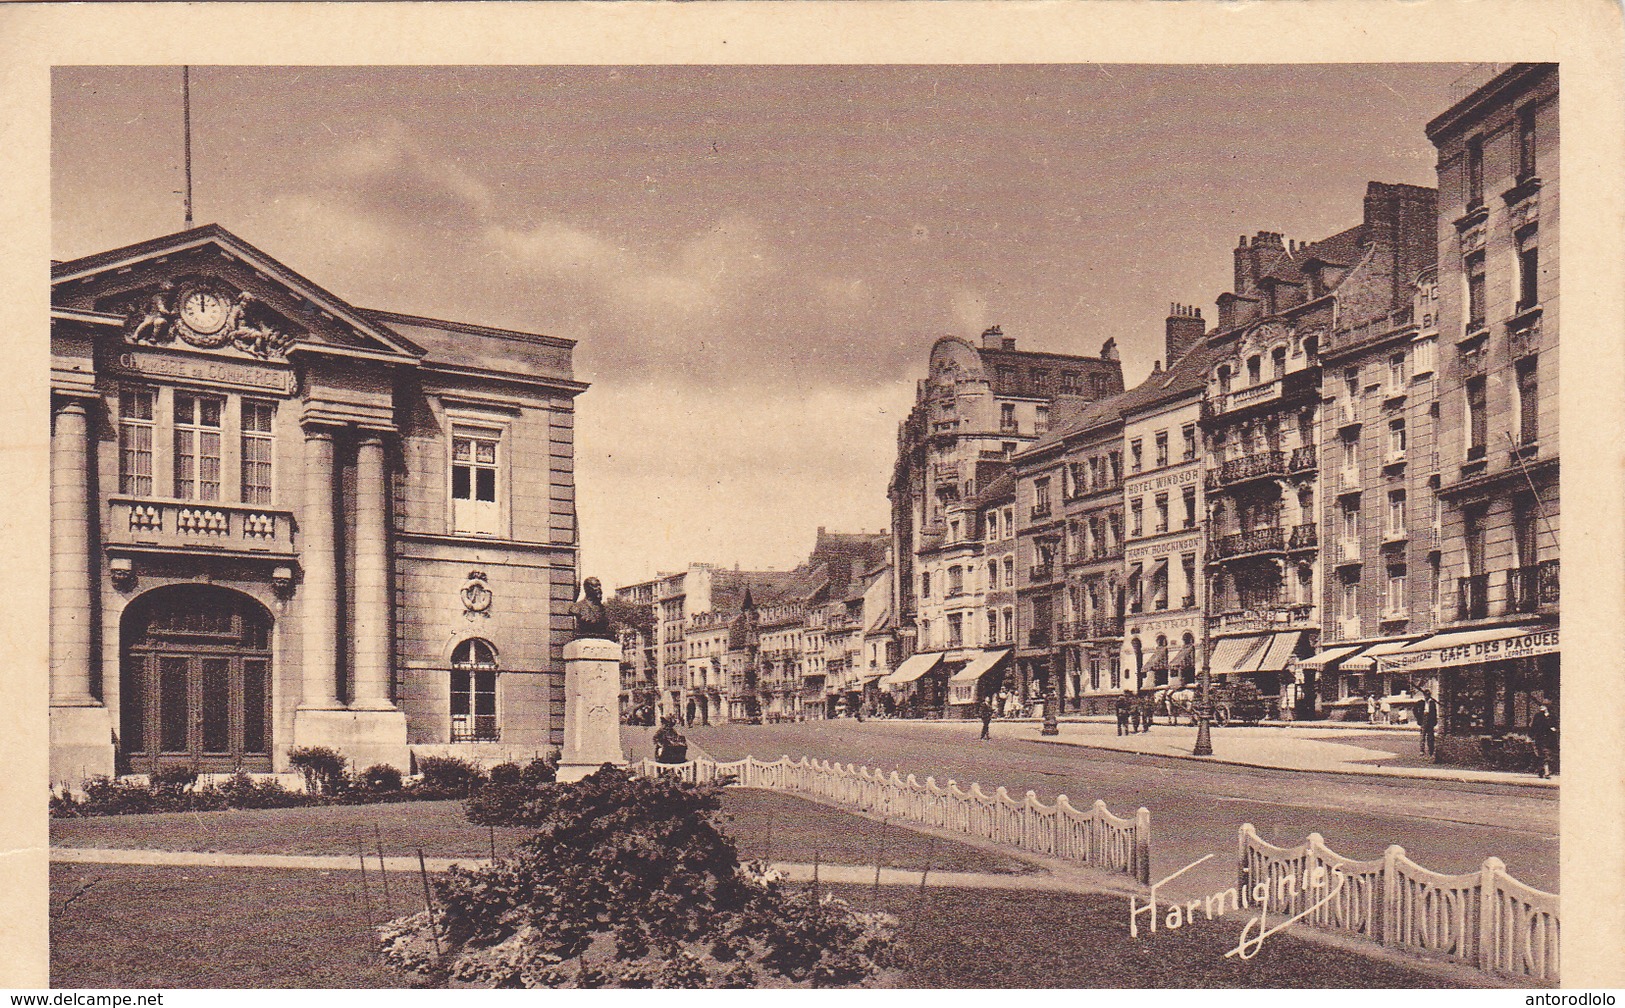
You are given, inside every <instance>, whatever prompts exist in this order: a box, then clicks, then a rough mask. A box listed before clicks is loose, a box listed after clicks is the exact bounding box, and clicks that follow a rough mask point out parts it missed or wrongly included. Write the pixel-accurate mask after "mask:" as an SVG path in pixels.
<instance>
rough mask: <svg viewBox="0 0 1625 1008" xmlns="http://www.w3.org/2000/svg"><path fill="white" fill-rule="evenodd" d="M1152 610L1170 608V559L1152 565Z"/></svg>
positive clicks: (1163, 559)
mask: <svg viewBox="0 0 1625 1008" xmlns="http://www.w3.org/2000/svg"><path fill="white" fill-rule="evenodd" d="M1151 608H1153V609H1157V610H1162V609H1166V608H1168V558H1167V557H1163V558H1162V559H1160V560H1158V561H1157V562H1156V563H1154V564H1152V565H1151Z"/></svg>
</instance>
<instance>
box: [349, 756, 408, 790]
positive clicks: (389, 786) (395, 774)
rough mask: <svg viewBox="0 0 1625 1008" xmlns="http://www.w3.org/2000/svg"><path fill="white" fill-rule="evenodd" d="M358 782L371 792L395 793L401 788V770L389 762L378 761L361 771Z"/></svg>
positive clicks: (362, 787)
mask: <svg viewBox="0 0 1625 1008" xmlns="http://www.w3.org/2000/svg"><path fill="white" fill-rule="evenodd" d="M356 783H357V784H359V785H360V787H361V789H362V790H365V791H367V792H368V793H370V794H393V793H395V792H396V791H399V790H400V789H401V772H400V771H399V770H397V769H395V768H394V767H392V766H390V765H389V764H388V763H377V764H374V765H373V766H370V767H368V768H367V769H365V770H363V771H361V776H360V777H359V778H357V780H356Z"/></svg>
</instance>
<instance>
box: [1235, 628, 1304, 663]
mask: <svg viewBox="0 0 1625 1008" xmlns="http://www.w3.org/2000/svg"><path fill="white" fill-rule="evenodd" d="M1301 640H1303V631H1301V630H1289V631H1286V632H1283V633H1273V634H1270V635H1269V641H1268V643H1267V646H1266V647H1265V648H1264V649H1263V650H1261V651H1260V653H1259V656H1258V664H1257V665H1255V666H1254V667H1253V668H1251V669H1244V670H1243V671H1251V672H1279V671H1281V670H1282V669H1284V668H1286V663H1287V662H1289V661H1291V660H1292V653H1293V652H1294V651H1296V650H1298V642H1299V641H1301Z"/></svg>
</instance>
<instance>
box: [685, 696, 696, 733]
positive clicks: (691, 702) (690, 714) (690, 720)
mask: <svg viewBox="0 0 1625 1008" xmlns="http://www.w3.org/2000/svg"><path fill="white" fill-rule="evenodd" d="M683 723H684V724H685V725H686V726H687V727H689V728H692V727H694V698H693V697H689V700H688V719H687V720H686V721H684V722H683Z"/></svg>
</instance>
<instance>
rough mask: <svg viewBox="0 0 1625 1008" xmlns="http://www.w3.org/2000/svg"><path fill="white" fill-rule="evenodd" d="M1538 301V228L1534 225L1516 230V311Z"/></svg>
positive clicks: (1533, 305)
mask: <svg viewBox="0 0 1625 1008" xmlns="http://www.w3.org/2000/svg"><path fill="white" fill-rule="evenodd" d="M1539 303H1540V229H1539V228H1538V227H1536V226H1535V225H1533V224H1531V225H1530V226H1528V227H1526V228H1524V229H1523V230H1522V231H1519V232H1518V311H1526V310H1528V309H1530V308H1533V307H1535V305H1537V304H1539Z"/></svg>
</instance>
